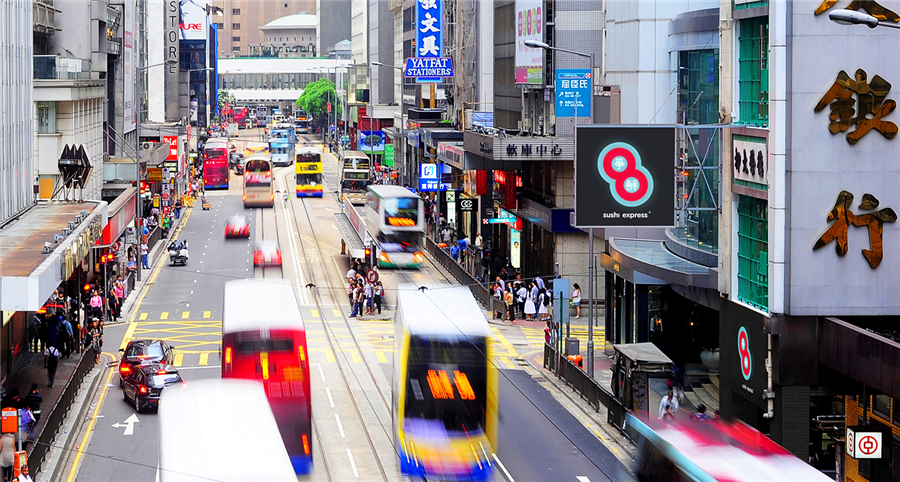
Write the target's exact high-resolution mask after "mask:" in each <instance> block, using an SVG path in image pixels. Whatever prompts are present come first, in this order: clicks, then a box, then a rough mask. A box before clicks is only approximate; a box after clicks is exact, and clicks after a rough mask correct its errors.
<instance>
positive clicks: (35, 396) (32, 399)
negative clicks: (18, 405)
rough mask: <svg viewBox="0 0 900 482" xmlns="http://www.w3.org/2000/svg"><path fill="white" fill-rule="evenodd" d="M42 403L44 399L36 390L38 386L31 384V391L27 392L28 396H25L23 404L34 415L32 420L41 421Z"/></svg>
mask: <svg viewBox="0 0 900 482" xmlns="http://www.w3.org/2000/svg"><path fill="white" fill-rule="evenodd" d="M42 403H44V397H43V396H42V395H41V391H40V390H39V389H38V384H37V383H32V384H31V390H30V391H29V392H28V395H25V404H26V405H27V406H28V408H30V409H31V414H32V415H34V419H35V420H37V421H40V420H41V404H42Z"/></svg>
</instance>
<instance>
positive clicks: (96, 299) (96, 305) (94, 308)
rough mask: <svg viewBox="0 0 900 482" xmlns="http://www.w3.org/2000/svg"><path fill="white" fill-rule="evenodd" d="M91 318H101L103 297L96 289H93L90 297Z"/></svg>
mask: <svg viewBox="0 0 900 482" xmlns="http://www.w3.org/2000/svg"><path fill="white" fill-rule="evenodd" d="M91 316H93V317H96V318H103V297H101V296H100V291H99V290H97V289H94V295H93V296H91Z"/></svg>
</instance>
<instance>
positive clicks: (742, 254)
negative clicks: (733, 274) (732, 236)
mask: <svg viewBox="0 0 900 482" xmlns="http://www.w3.org/2000/svg"><path fill="white" fill-rule="evenodd" d="M738 198H739V200H738V299H739V300H740V301H742V302H744V303H747V304H748V305H750V306H753V307H755V308H759V309H762V310H765V311H768V310H769V253H768V251H769V248H768V245H769V221H768V212H767V210H768V203H767V202H766V201H765V200H763V199H756V198H753V197H749V196H738Z"/></svg>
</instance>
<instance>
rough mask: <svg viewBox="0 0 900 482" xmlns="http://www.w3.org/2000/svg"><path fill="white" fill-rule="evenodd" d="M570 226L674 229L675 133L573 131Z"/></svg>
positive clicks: (644, 129)
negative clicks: (573, 221)
mask: <svg viewBox="0 0 900 482" xmlns="http://www.w3.org/2000/svg"><path fill="white" fill-rule="evenodd" d="M575 136H576V137H575V139H576V146H575V225H576V226H578V227H614V226H626V227H669V226H674V224H675V201H676V200H675V155H676V153H675V128H674V127H658V126H579V127H577V129H576V133H575Z"/></svg>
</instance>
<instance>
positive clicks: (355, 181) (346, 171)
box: [341, 151, 372, 204]
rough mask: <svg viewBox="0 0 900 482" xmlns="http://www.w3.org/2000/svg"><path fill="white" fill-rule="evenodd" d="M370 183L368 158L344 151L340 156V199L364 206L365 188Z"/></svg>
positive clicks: (362, 153)
mask: <svg viewBox="0 0 900 482" xmlns="http://www.w3.org/2000/svg"><path fill="white" fill-rule="evenodd" d="M371 182H372V173H371V163H370V162H369V156H368V155H366V153H365V152H361V151H345V152H344V153H343V155H342V156H341V199H342V200H344V201H350V203H352V204H364V203H365V202H366V187H367V186H368V185H369V184H370V183H371Z"/></svg>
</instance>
